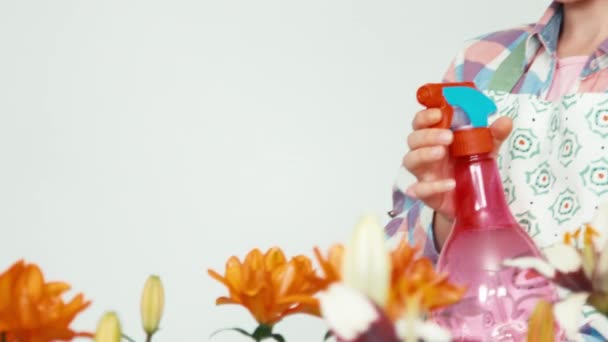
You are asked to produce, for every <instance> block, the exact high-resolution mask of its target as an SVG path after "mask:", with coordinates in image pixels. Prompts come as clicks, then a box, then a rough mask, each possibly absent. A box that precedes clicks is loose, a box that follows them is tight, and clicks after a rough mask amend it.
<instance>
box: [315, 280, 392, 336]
mask: <svg viewBox="0 0 608 342" xmlns="http://www.w3.org/2000/svg"><path fill="white" fill-rule="evenodd" d="M318 298H319V304H320V308H321V316H322V317H323V319H324V320H325V321H326V322H327V324H328V325H329V328H330V329H331V331H332V332H333V334H334V336H335V337H336V338H337V339H338V341H341V342H375V341H386V342H396V341H398V339H397V335H396V332H395V326H394V325H393V323H392V322H391V321H390V320H389V318H388V317H387V316H386V315H385V314H384V312H383V311H382V309H380V307H378V306H377V305H375V304H374V302H372V301H371V300H370V299H369V298H368V297H366V296H365V295H364V294H363V293H361V292H360V291H358V290H356V289H353V288H351V287H349V286H346V285H345V284H342V283H335V284H332V285H331V286H330V287H329V288H328V289H327V290H326V291H324V292H322V293H320V294H319V295H318Z"/></svg>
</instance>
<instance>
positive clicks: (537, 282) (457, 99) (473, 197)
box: [417, 83, 561, 341]
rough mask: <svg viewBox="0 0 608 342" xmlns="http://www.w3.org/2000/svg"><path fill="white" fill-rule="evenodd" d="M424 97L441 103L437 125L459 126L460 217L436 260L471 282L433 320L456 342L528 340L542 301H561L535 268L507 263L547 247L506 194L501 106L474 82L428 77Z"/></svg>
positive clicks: (455, 149)
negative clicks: (497, 118)
mask: <svg viewBox="0 0 608 342" xmlns="http://www.w3.org/2000/svg"><path fill="white" fill-rule="evenodd" d="M417 98H418V102H420V104H422V105H423V106H426V107H428V108H439V109H440V110H441V113H442V120H441V121H440V122H439V123H438V124H437V125H436V127H437V128H450V129H452V130H453V132H454V139H453V142H452V144H451V145H450V148H449V150H450V152H449V154H450V158H452V160H453V163H454V179H455V181H456V189H455V191H454V206H455V219H454V226H453V227H452V230H451V233H450V235H449V236H448V238H447V240H446V243H445V245H444V247H443V249H442V251H441V253H440V256H439V261H438V265H437V267H438V270H439V271H440V272H441V271H445V272H447V273H448V274H449V277H450V281H451V282H453V283H456V284H461V285H464V286H467V293H466V295H465V298H464V299H463V300H462V301H461V302H459V303H457V304H456V305H454V306H451V307H448V308H446V309H444V310H442V311H439V312H436V313H434V316H433V317H432V319H433V320H434V321H435V322H436V323H438V324H439V325H441V326H443V327H445V328H447V329H449V330H450V331H451V332H452V335H453V338H454V341H525V339H526V334H527V325H528V319H529V317H530V315H531V313H532V311H533V309H534V307H535V305H536V303H537V302H538V301H539V300H540V299H545V300H547V301H550V302H553V301H555V300H556V299H557V292H556V289H555V288H554V286H553V285H552V284H551V283H550V282H549V281H547V280H545V279H544V278H543V277H541V276H540V275H538V274H537V273H535V272H534V271H532V270H523V271H521V270H516V269H514V268H511V267H505V266H503V264H502V263H503V261H504V260H505V259H507V258H516V257H523V256H535V257H539V256H540V252H539V250H538V249H537V247H536V245H535V244H534V242H533V241H532V239H531V238H530V237H529V235H528V234H527V233H526V232H525V231H524V230H523V229H522V228H521V227H520V225H519V224H518V222H517V221H516V220H515V218H514V217H513V215H512V213H511V211H510V210H509V207H508V205H507V201H506V199H505V194H504V190H503V186H502V181H501V178H500V174H499V172H498V168H497V165H496V161H495V159H494V156H493V155H492V151H493V150H494V145H493V138H492V134H491V132H490V129H489V128H488V116H489V115H491V114H493V113H495V112H496V106H495V104H494V103H493V102H492V100H491V99H489V98H488V97H486V96H485V95H484V94H483V93H481V92H480V91H479V90H477V89H476V88H475V86H474V84H473V83H444V84H427V85H424V86H422V87H421V88H420V89H419V90H418V93H417ZM560 336H561V333H560ZM556 337H558V339H559V336H556Z"/></svg>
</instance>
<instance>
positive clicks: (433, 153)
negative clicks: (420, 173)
mask: <svg viewBox="0 0 608 342" xmlns="http://www.w3.org/2000/svg"><path fill="white" fill-rule="evenodd" d="M445 155H446V153H445V147H443V146H432V147H421V148H419V149H416V150H411V151H409V152H408V153H407V154H406V155H405V157H403V166H404V167H405V168H406V169H407V170H408V171H410V172H411V173H414V175H416V171H417V170H419V169H420V168H421V167H425V168H426V166H428V164H429V163H432V162H436V161H439V160H441V158H443V157H445ZM416 176H417V175H416Z"/></svg>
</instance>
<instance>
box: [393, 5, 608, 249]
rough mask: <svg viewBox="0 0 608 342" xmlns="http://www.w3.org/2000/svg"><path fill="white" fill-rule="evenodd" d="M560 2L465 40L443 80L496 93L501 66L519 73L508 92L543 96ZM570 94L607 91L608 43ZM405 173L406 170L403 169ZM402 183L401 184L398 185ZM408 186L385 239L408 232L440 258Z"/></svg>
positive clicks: (553, 59) (428, 216) (425, 213)
mask: <svg viewBox="0 0 608 342" xmlns="http://www.w3.org/2000/svg"><path fill="white" fill-rule="evenodd" d="M562 6H563V5H562V4H560V3H558V2H554V3H552V4H551V6H550V7H549V8H548V9H547V11H546V12H545V14H544V15H543V16H542V18H541V19H540V20H539V22H538V23H536V24H532V25H528V26H524V27H521V28H516V29H511V30H506V31H499V32H494V33H490V34H487V35H484V36H481V37H479V38H476V39H473V40H471V41H469V42H468V43H467V44H466V45H465V47H464V49H462V51H461V52H460V53H459V54H458V55H457V56H456V58H455V59H454V61H453V62H452V64H451V65H450V67H449V69H448V71H447V73H446V75H445V78H444V81H445V82H463V81H473V82H474V83H475V85H476V86H477V87H478V88H479V89H481V90H496V89H493V87H494V86H495V85H494V84H492V82H491V80H492V79H493V77H494V76H495V72H496V70H497V69H498V66H500V65H501V64H503V63H511V65H508V67H509V69H507V70H512V72H513V73H517V74H518V75H523V76H522V77H521V78H520V79H519V81H518V82H517V84H516V85H515V87H514V88H513V89H512V90H511V92H512V93H515V94H534V95H537V96H539V97H541V98H545V97H546V95H547V93H548V91H549V88H550V85H551V81H552V79H553V74H554V72H555V67H556V63H557V53H556V50H557V41H558V38H559V33H560V29H561V25H562V20H563V8H562ZM518 48H525V56H526V57H525V59H524V62H523V63H516V62H511V61H510V60H509V59H508V57H509V56H510V55H511V53H512V52H513V51H514V50H515V49H518ZM502 68H503V69H504V66H503V67H502ZM572 91H573V92H574V93H603V92H606V91H608V39H607V40H605V41H604V42H602V44H600V46H599V47H598V48H597V50H596V51H595V52H593V53H592V54H591V55H590V56H589V59H588V61H587V63H586V64H585V67H584V68H583V70H582V72H581V75H580V77H579V78H578V80H577V81H576V84H574V85H573V88H572ZM401 171H402V172H403V173H405V171H404V170H403V169H402V170H401ZM401 183H403V182H401ZM406 186H407V184H400V182H399V179H398V181H397V184H396V185H395V187H394V191H393V210H391V211H390V213H389V215H390V216H391V218H392V219H391V220H390V222H389V223H388V225H387V226H386V233H387V235H388V236H394V235H395V234H396V233H399V232H400V233H403V234H407V237H408V239H409V241H410V243H412V244H415V245H418V246H421V247H422V248H423V250H422V252H423V254H424V255H425V256H427V257H429V258H430V259H431V260H433V261H436V260H437V257H438V253H437V250H436V248H435V243H434V236H433V229H432V218H433V211H432V209H429V208H428V207H426V206H425V205H424V204H423V203H422V202H421V201H419V200H417V199H414V198H411V197H409V196H408V195H406V194H405V188H406Z"/></svg>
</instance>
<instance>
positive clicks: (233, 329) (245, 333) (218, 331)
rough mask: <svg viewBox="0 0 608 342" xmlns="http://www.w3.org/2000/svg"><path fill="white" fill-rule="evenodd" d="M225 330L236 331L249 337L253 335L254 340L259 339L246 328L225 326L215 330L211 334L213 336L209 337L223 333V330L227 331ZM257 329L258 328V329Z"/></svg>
mask: <svg viewBox="0 0 608 342" xmlns="http://www.w3.org/2000/svg"><path fill="white" fill-rule="evenodd" d="M225 331H236V332H238V333H240V334H242V335H245V336H247V337H251V338H252V339H253V340H254V341H259V339H257V338H256V337H255V336H254V335H253V334H250V333H249V332H247V331H246V330H245V329H241V328H225V329H220V330H217V331H215V332H214V333H213V334H211V336H209V338H210V339H211V338H212V337H213V336H215V335H217V334H219V333H221V332H225ZM256 331H257V329H256Z"/></svg>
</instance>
